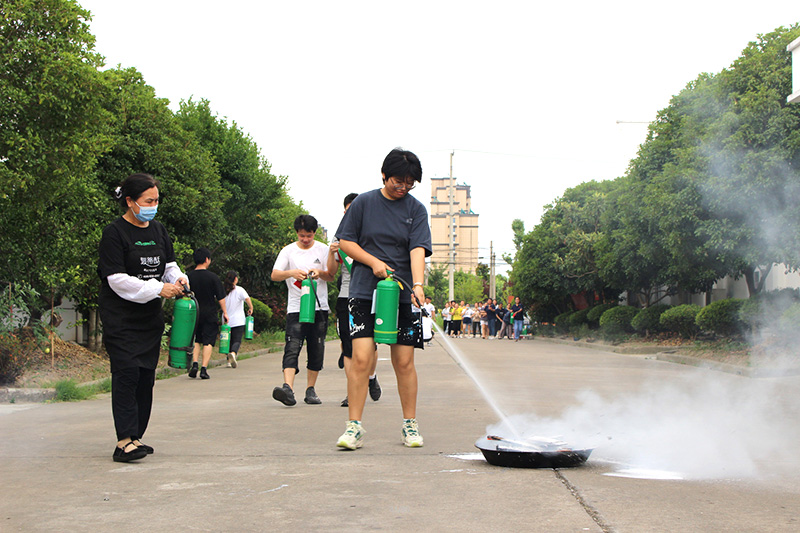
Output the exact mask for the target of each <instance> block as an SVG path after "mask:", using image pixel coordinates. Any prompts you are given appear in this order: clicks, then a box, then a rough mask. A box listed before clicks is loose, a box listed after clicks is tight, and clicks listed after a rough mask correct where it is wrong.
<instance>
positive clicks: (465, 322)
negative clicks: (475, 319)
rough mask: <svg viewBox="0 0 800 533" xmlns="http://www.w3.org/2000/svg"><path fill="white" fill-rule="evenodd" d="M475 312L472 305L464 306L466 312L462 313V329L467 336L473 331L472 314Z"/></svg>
mask: <svg viewBox="0 0 800 533" xmlns="http://www.w3.org/2000/svg"><path fill="white" fill-rule="evenodd" d="M474 314H475V310H474V309H473V308H472V307H470V306H466V307H464V312H463V313H462V314H461V324H462V327H461V331H462V333H463V335H464V336H465V337H466V336H468V335H469V334H470V333H471V331H472V315H474Z"/></svg>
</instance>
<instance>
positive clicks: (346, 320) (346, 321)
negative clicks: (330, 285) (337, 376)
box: [336, 298, 353, 368]
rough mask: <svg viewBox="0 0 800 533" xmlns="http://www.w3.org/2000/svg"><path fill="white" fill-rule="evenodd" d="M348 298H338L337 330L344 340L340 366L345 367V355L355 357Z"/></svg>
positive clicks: (340, 337)
mask: <svg viewBox="0 0 800 533" xmlns="http://www.w3.org/2000/svg"><path fill="white" fill-rule="evenodd" d="M347 302H348V299H347V298H337V299H336V331H337V333H339V339H340V340H341V341H342V354H341V355H340V356H339V368H344V359H343V358H344V357H353V340H352V339H351V338H350V311H348V309H347V307H348V303H347Z"/></svg>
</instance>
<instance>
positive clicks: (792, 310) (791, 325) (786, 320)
mask: <svg viewBox="0 0 800 533" xmlns="http://www.w3.org/2000/svg"><path fill="white" fill-rule="evenodd" d="M778 324H779V326H780V328H781V329H782V330H783V331H786V332H791V333H794V332H795V331H797V325H798V324H800V303H796V304H792V305H791V306H789V308H788V309H786V311H784V312H783V314H782V315H781V318H780V319H779V320H778Z"/></svg>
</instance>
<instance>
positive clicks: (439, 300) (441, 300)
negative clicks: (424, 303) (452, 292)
mask: <svg viewBox="0 0 800 533" xmlns="http://www.w3.org/2000/svg"><path fill="white" fill-rule="evenodd" d="M446 272H447V265H430V266H429V267H428V284H427V285H426V286H425V296H430V298H431V300H432V302H433V305H434V307H436V309H441V308H442V307H444V304H445V302H446V301H447V293H448V290H449V281H448V278H447V275H446Z"/></svg>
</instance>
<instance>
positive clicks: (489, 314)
mask: <svg viewBox="0 0 800 533" xmlns="http://www.w3.org/2000/svg"><path fill="white" fill-rule="evenodd" d="M495 309H496V308H495V306H493V305H487V306H486V307H484V308H483V310H484V311H485V312H486V319H487V320H494V319H495V318H496V317H497V312H496V311H495Z"/></svg>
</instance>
